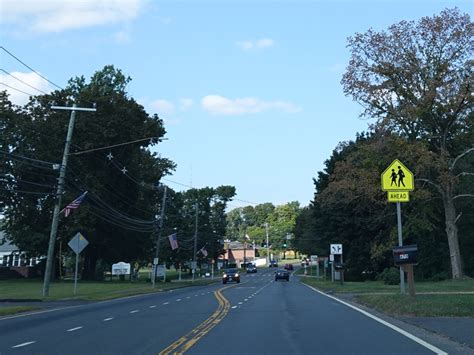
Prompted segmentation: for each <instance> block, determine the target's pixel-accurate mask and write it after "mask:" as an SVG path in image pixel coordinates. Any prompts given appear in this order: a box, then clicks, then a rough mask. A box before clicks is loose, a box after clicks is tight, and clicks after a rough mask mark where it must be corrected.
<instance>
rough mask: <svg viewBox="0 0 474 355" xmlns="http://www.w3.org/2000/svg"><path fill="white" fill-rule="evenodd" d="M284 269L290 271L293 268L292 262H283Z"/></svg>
mask: <svg viewBox="0 0 474 355" xmlns="http://www.w3.org/2000/svg"><path fill="white" fill-rule="evenodd" d="M284 268H285V270H288V271H292V270H293V264H285V267H284Z"/></svg>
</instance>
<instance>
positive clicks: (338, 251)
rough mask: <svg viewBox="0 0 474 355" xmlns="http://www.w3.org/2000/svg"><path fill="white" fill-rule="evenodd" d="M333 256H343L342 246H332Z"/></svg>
mask: <svg viewBox="0 0 474 355" xmlns="http://www.w3.org/2000/svg"><path fill="white" fill-rule="evenodd" d="M331 254H332V255H342V244H331Z"/></svg>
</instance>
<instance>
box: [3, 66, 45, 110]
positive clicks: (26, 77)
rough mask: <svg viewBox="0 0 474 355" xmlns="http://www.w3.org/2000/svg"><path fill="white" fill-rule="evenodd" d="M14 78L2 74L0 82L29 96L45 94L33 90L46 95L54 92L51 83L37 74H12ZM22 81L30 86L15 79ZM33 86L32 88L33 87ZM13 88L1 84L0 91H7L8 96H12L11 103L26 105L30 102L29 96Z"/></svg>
mask: <svg viewBox="0 0 474 355" xmlns="http://www.w3.org/2000/svg"><path fill="white" fill-rule="evenodd" d="M10 74H11V75H12V76H10V75H7V74H4V73H2V74H0V82H2V83H5V84H6V85H8V86H11V87H12V88H15V89H18V90H21V91H24V92H26V93H28V94H31V95H42V94H43V93H42V92H40V91H38V90H35V89H33V88H36V89H39V90H41V91H44V92H46V93H49V92H51V91H52V88H51V86H50V85H49V83H48V82H47V81H46V80H44V79H43V78H41V77H40V76H39V75H37V74H35V73H21V72H11V73H10ZM13 76H14V77H15V78H18V79H20V80H21V81H23V82H24V83H26V84H29V85H30V86H28V85H26V84H24V83H22V82H21V81H19V80H17V79H15V78H13ZM31 86H32V87H31ZM12 88H9V87H7V86H5V85H2V84H0V90H1V91H3V90H6V91H8V94H9V95H10V101H11V102H13V103H14V104H16V105H24V104H26V103H27V102H28V100H29V96H28V95H26V94H24V93H21V92H19V91H17V90H14V89H12Z"/></svg>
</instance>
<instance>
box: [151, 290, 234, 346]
mask: <svg viewBox="0 0 474 355" xmlns="http://www.w3.org/2000/svg"><path fill="white" fill-rule="evenodd" d="M229 287H232V286H227V287H223V288H221V289H219V290H216V291H214V296H216V298H217V301H218V302H219V307H217V310H216V311H215V312H214V313H213V314H212V315H211V316H210V317H209V318H207V319H206V320H205V321H204V322H202V323H201V324H199V325H198V326H197V327H196V328H194V329H193V330H191V331H190V332H189V333H188V334H186V335H185V336H183V337H181V338H179V339H178V340H176V341H175V342H174V343H173V344H171V345H170V346H168V347H167V348H166V349H163V350H162V351H161V352H160V353H159V355H168V354H183V353H184V352H185V351H187V350H188V349H189V348H190V347H191V346H193V345H194V344H195V343H196V342H197V341H198V340H199V339H201V338H202V337H203V336H204V335H206V334H207V333H209V331H210V330H211V329H212V328H214V327H215V326H216V325H217V324H219V322H220V321H221V320H222V319H223V318H224V317H225V316H226V314H227V313H228V312H229V308H230V303H229V301H228V300H227V299H226V298H225V297H224V296H223V295H222V293H221V292H222V291H223V290H225V289H226V288H229Z"/></svg>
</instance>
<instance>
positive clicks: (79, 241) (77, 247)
mask: <svg viewBox="0 0 474 355" xmlns="http://www.w3.org/2000/svg"><path fill="white" fill-rule="evenodd" d="M88 244H89V242H88V241H87V239H86V238H84V236H83V235H82V234H81V233H77V234H76V235H75V236H74V237H73V238H72V239H71V240H70V241H69V243H67V245H69V247H70V248H71V249H72V250H73V251H74V253H76V270H75V271H74V295H75V294H76V292H77V270H78V268H79V254H80V253H81V251H83V250H84V248H85V247H86V246H87V245H88Z"/></svg>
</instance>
